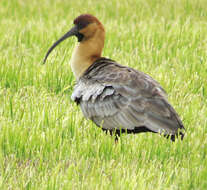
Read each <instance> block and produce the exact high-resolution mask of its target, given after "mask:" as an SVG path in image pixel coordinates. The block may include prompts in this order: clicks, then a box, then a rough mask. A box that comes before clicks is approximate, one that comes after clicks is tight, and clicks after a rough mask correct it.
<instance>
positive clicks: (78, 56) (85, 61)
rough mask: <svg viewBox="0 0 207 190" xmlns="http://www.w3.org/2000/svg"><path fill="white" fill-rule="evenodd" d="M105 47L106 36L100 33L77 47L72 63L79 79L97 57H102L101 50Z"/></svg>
mask: <svg viewBox="0 0 207 190" xmlns="http://www.w3.org/2000/svg"><path fill="white" fill-rule="evenodd" d="M103 47H104V38H99V37H98V35H97V37H96V35H95V36H94V38H91V39H89V40H85V41H84V40H83V41H82V42H81V43H78V44H77V46H76V47H75V49H74V51H73V54H72V57H71V60H70V65H71V69H72V71H73V73H74V75H75V78H76V80H78V79H79V78H80V77H81V76H82V75H83V74H84V72H85V71H86V70H87V69H88V67H90V66H91V65H92V64H93V63H94V62H95V61H96V60H97V59H99V58H100V57H101V52H102V49H103Z"/></svg>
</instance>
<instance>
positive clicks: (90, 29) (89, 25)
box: [43, 14, 105, 63]
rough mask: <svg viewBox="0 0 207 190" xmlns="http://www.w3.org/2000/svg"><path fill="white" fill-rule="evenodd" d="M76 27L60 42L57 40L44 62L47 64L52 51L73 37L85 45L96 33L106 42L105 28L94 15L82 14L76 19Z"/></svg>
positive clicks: (74, 22)
mask: <svg viewBox="0 0 207 190" xmlns="http://www.w3.org/2000/svg"><path fill="white" fill-rule="evenodd" d="M73 24H74V26H73V27H72V28H71V29H70V30H69V31H68V32H67V33H66V34H65V35H63V36H62V37H61V38H60V39H59V40H57V41H56V42H55V43H54V44H53V45H52V46H51V47H50V49H49V50H48V52H47V54H46V56H45V58H44V62H43V63H45V62H46V60H47V57H48V56H49V54H50V53H51V51H52V50H53V49H54V48H55V47H56V46H57V45H58V44H59V43H60V42H62V41H63V40H65V39H66V38H69V37H71V36H76V37H77V39H78V42H80V43H84V42H86V41H88V40H90V39H91V38H93V37H94V36H95V34H96V33H99V37H102V38H103V39H102V40H103V41H104V35H105V31H104V27H103V25H102V24H101V22H100V21H99V20H98V19H97V18H96V17H95V16H93V15H90V14H82V15H80V16H78V17H77V18H75V20H74V21H73Z"/></svg>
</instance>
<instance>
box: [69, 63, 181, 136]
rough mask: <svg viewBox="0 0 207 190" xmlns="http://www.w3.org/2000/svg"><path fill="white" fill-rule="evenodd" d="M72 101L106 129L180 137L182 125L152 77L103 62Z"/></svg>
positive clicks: (81, 82)
mask: <svg viewBox="0 0 207 190" xmlns="http://www.w3.org/2000/svg"><path fill="white" fill-rule="evenodd" d="M72 99H73V100H75V101H76V102H78V103H80V106H81V110H82V112H83V114H84V116H85V117H86V118H89V119H91V120H93V121H94V122H95V123H96V124H97V125H98V126H101V127H102V128H104V129H110V130H112V129H128V130H134V129H135V128H139V127H143V126H145V127H146V128H147V129H149V130H151V131H153V132H162V133H164V134H176V133H177V131H178V129H179V128H183V125H182V122H181V120H180V119H179V117H178V115H177V113H176V112H175V110H174V109H173V107H172V106H171V105H170V104H169V103H168V101H167V98H166V94H165V92H164V90H163V89H162V88H161V86H160V85H159V83H157V82H156V81H155V80H153V79H152V78H151V77H149V76H148V75H146V74H144V73H142V72H139V71H136V70H134V69H131V68H128V67H124V66H121V65H119V64H117V63H115V62H113V61H112V60H108V59H101V60H99V61H98V62H96V63H95V64H93V66H92V68H89V70H88V71H87V72H86V73H85V74H84V76H83V77H82V78H81V79H80V80H79V81H78V83H77V85H76V87H75V90H74V92H73V94H72Z"/></svg>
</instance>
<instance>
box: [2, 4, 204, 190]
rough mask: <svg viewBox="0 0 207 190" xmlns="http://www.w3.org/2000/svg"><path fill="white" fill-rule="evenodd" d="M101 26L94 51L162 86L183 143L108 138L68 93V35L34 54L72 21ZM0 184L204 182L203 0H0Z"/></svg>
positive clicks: (186, 185)
mask: <svg viewBox="0 0 207 190" xmlns="http://www.w3.org/2000/svg"><path fill="white" fill-rule="evenodd" d="M81 13H92V14H94V15H95V16H97V17H98V18H99V19H100V20H101V21H102V22H103V24H104V25H105V29H106V32H107V33H106V43H105V49H104V52H103V55H104V56H106V57H110V58H112V59H114V60H116V61H118V62H119V63H121V64H123V65H128V66H131V67H133V68H136V69H139V70H141V71H144V72H145V73H148V74H149V75H151V76H152V77H153V78H155V79H156V80H157V81H159V82H160V83H161V85H162V86H163V87H164V89H165V90H166V91H167V92H168V95H169V101H170V102H171V103H172V105H173V106H174V107H175V109H176V110H177V112H178V113H179V115H180V116H181V118H182V120H183V122H184V125H185V127H186V136H185V138H184V141H182V142H181V141H180V140H178V141H176V142H175V143H171V142H170V141H169V140H166V139H165V138H162V137H160V136H159V135H157V134H150V133H149V134H140V135H122V137H121V140H120V141H119V143H118V144H115V143H114V139H113V138H111V137H110V136H109V135H105V133H103V132H102V131H101V130H100V129H99V128H97V127H96V126H95V125H94V124H93V123H92V122H90V121H87V120H86V119H84V118H83V115H82V113H81V111H80V109H79V108H78V107H77V106H76V105H75V104H74V103H73V102H72V101H71V100H70V95H71V93H72V90H73V86H74V83H75V79H74V76H73V75H72V72H71V69H70V66H69V64H68V62H69V60H70V57H71V53H72V50H73V48H74V46H75V42H76V39H69V40H67V41H65V42H64V43H62V44H61V45H60V46H58V47H57V48H56V50H54V52H53V53H52V54H51V55H50V57H49V58H48V61H47V64H46V65H42V64H41V63H42V61H43V58H44V55H45V53H46V51H47V50H48V48H49V47H50V46H51V45H52V43H53V42H54V41H55V40H57V39H58V38H59V37H60V36H62V35H63V34H64V33H65V32H67V31H68V30H69V29H70V28H71V26H72V22H73V19H74V18H75V17H76V16H78V15H79V14H81ZM0 26H1V29H0V189H2V190H3V189H12V190H13V189H15V190H16V189H38V190H39V189H41V190H42V189H43V190H44V189H48V190H53V189H55V190H59V189H90V190H91V189H97V190H101V189H107V190H108V189H126V190H128V189H141V190H145V189H146V190H150V189H156V190H164V189H168V190H169V189H171V190H181V189H182V190H187V189H196V190H205V189H207V180H206V179H207V156H206V154H207V138H206V134H207V35H206V34H207V2H206V0H199V1H197V0H166V1H164V0H147V1H145V0H127V1H115V0H111V1H109V0H102V1H92V0H87V1H86V0H81V1H69V0H64V1H62V0H56V1H52V0H51V1H49V0H45V1H40V0H38V1H30V0H10V1H9V0H1V1H0Z"/></svg>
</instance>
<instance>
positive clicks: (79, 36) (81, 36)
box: [75, 32, 84, 42]
mask: <svg viewBox="0 0 207 190" xmlns="http://www.w3.org/2000/svg"><path fill="white" fill-rule="evenodd" d="M75 36H76V37H77V38H78V42H81V41H82V40H83V38H84V35H83V34H81V33H79V32H78V33H77V34H76V35H75Z"/></svg>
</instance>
